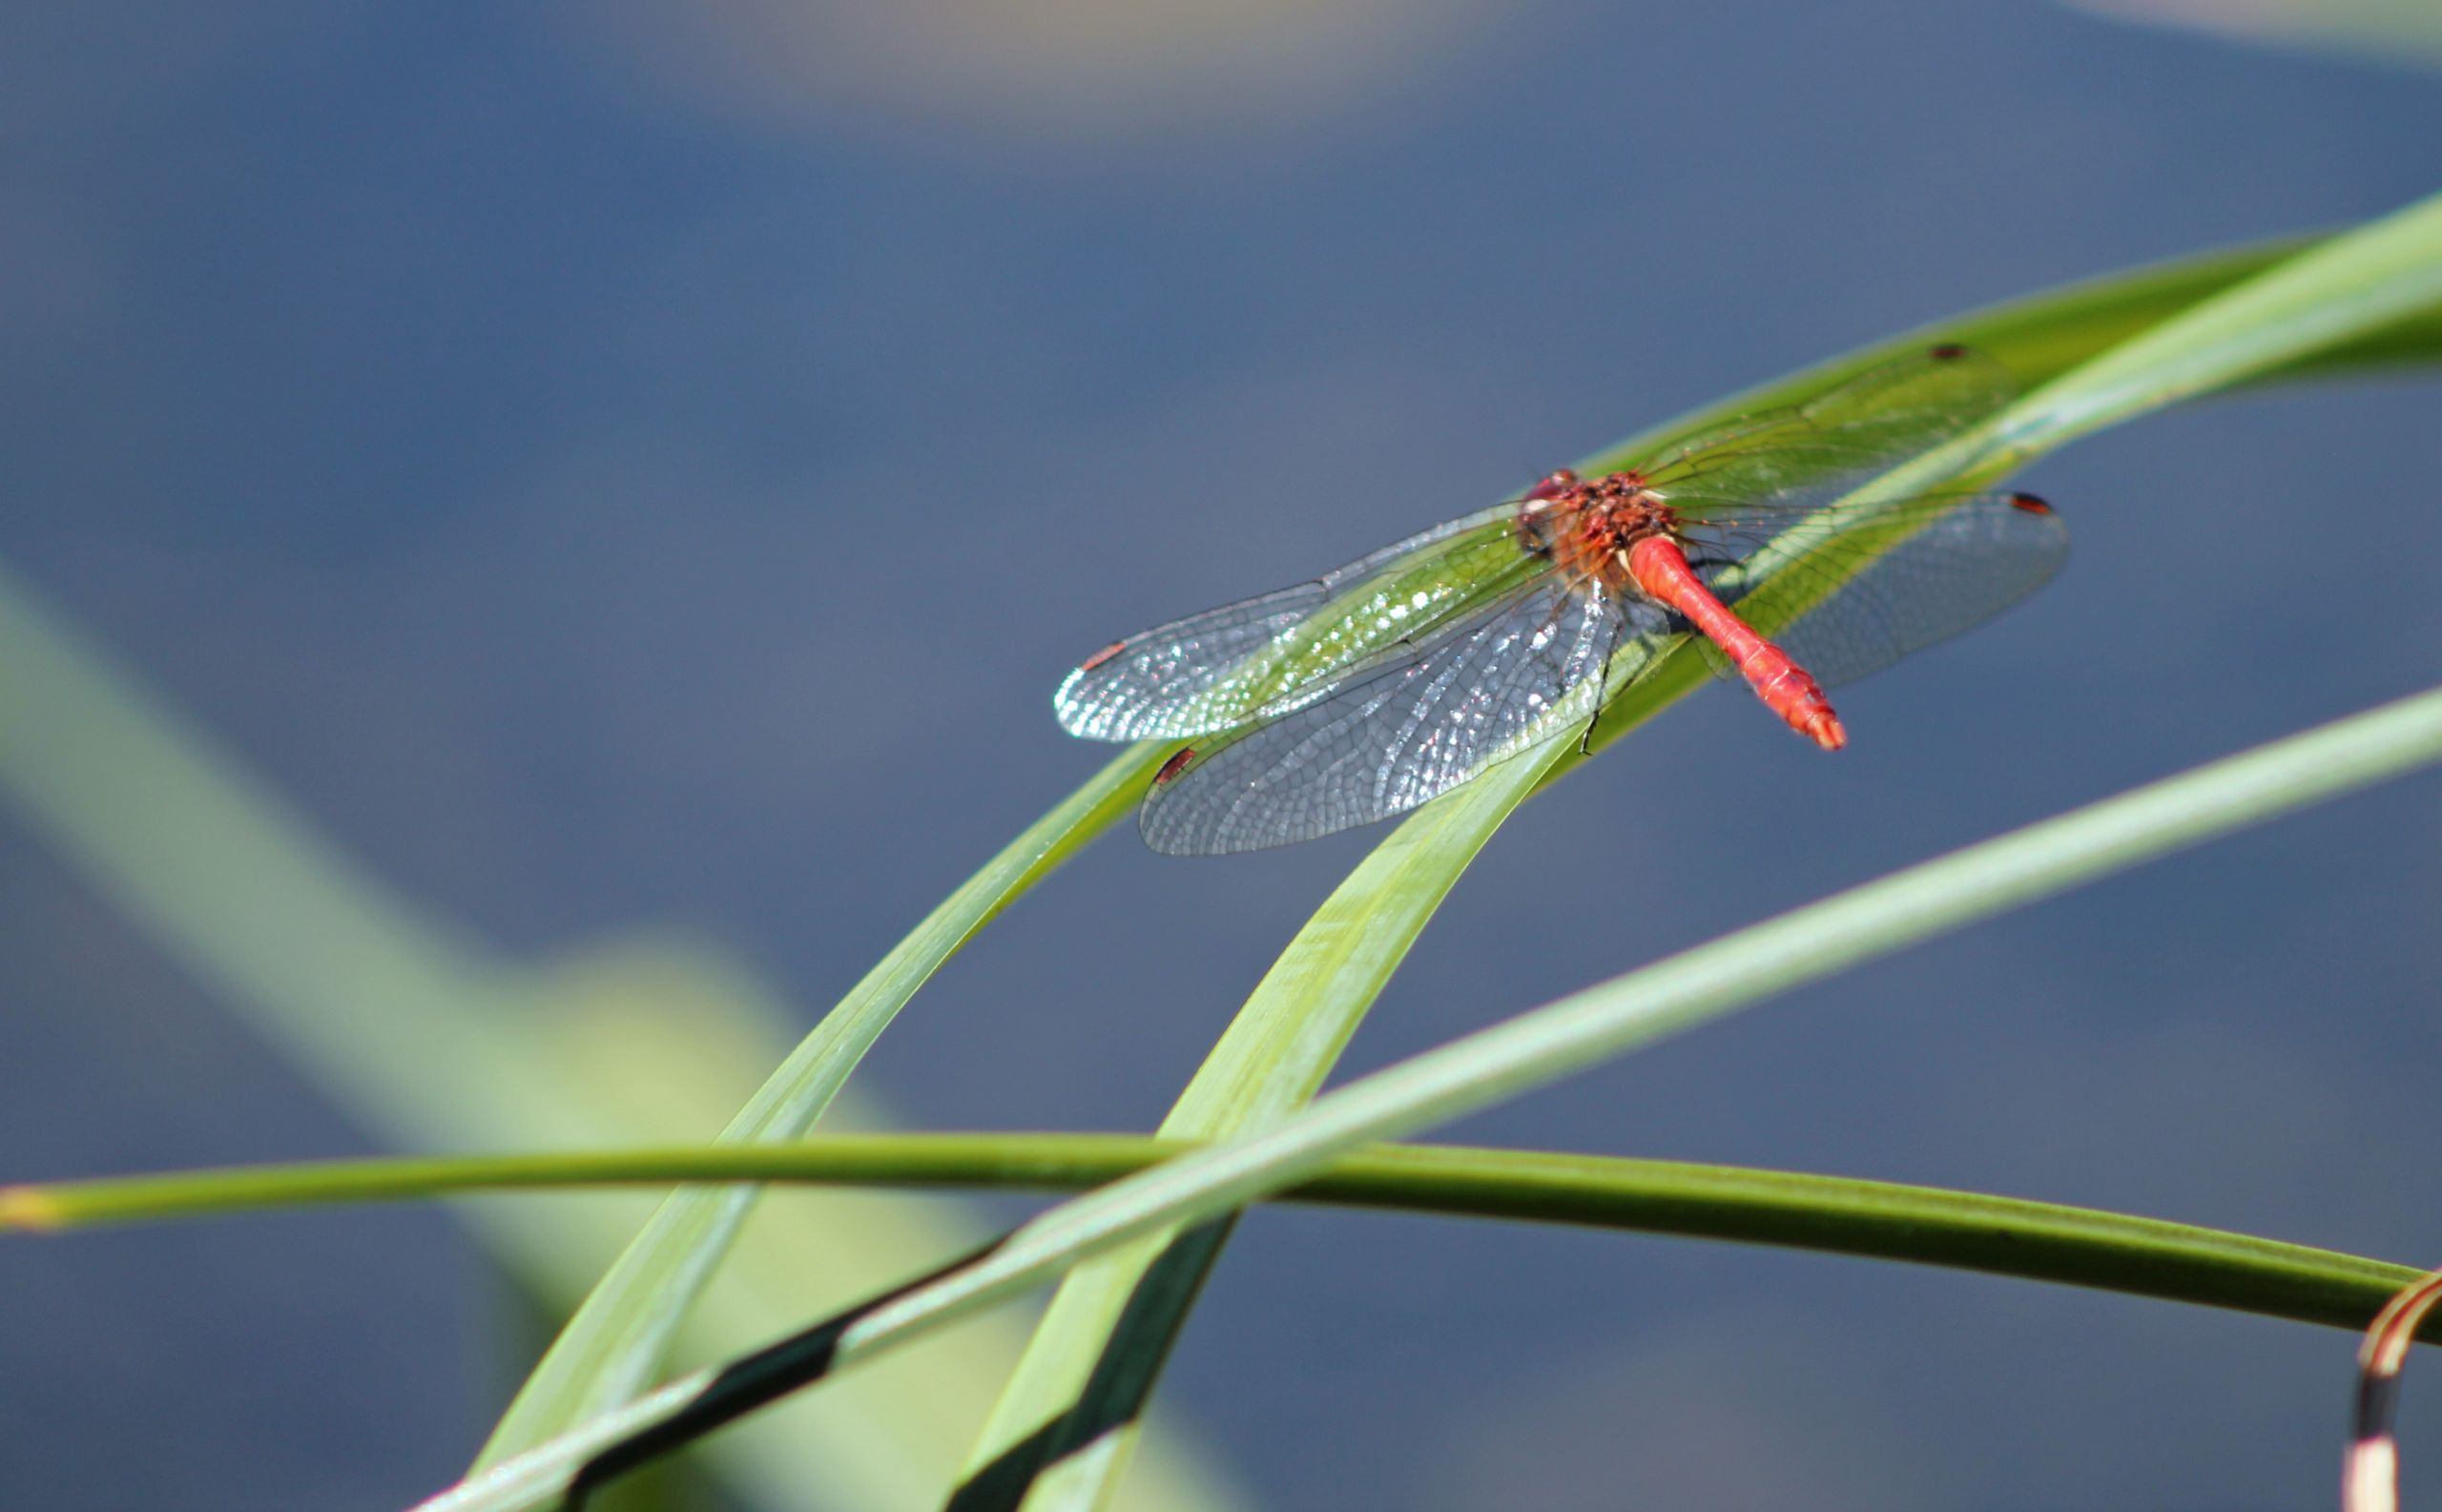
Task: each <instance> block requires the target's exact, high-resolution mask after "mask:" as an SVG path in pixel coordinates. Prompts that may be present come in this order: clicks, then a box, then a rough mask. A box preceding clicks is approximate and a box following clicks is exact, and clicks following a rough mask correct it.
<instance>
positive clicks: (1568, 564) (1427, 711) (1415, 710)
mask: <svg viewBox="0 0 2442 1512" xmlns="http://www.w3.org/2000/svg"><path fill="white" fill-rule="evenodd" d="M2014 392H2015V385H2014V384H2013V383H2011V381H2010V378H2009V375H2008V373H2007V372H2006V371H2005V370H2003V368H2002V367H2001V366H2000V364H1999V363H1997V362H1994V361H1993V360H1992V359H1991V358H1988V357H1986V356H1984V355H1982V354H1981V353H1978V352H1975V351H1972V350H1970V349H1968V348H1966V347H1961V346H1935V347H1932V348H1929V349H1928V350H1925V351H1922V352H1919V353H1916V354H1914V355H1913V356H1909V357H1904V358H1901V359H1898V360H1896V361H1894V362H1888V363H1885V364H1884V365H1882V366H1880V367H1876V368H1873V369H1872V370H1870V371H1868V372H1866V373H1865V374H1863V375H1861V376H1859V377H1857V378H1854V379H1852V380H1851V381H1849V382H1848V383H1843V384H1841V385H1839V386H1838V387H1836V388H1833V389H1832V390H1830V391H1829V392H1827V393H1825V394H1823V395H1822V396H1820V397H1818V398H1816V399H1814V400H1813V401H1811V402H1810V403H1808V404H1800V405H1795V406H1793V407H1790V408H1786V409H1775V410H1768V411H1765V412H1762V413H1759V414H1753V415H1749V416H1747V417H1745V418H1743V419H1741V420H1737V421H1734V422H1732V423H1730V424H1729V425H1725V426H1723V427H1721V428H1720V429H1717V430H1714V431H1711V432H1708V433H1707V434H1704V435H1701V436H1698V437H1697V438H1695V439H1694V440H1691V441H1689V442H1687V443H1686V444H1685V445H1681V446H1679V447H1677V448H1676V449H1674V450H1671V451H1669V452H1667V453H1666V454H1664V455H1662V456H1660V457H1658V458H1656V459H1654V460H1653V461H1651V462H1649V463H1648V464H1646V465H1645V466H1641V467H1638V468H1634V469H1630V470H1624V471H1620V472H1613V473H1610V474H1607V475H1605V476H1604V477H1600V478H1592V479H1581V478H1579V477H1578V476H1577V475H1576V474H1575V473H1573V472H1568V471H1560V472H1555V473H1553V474H1551V475H1550V476H1549V477H1547V478H1545V479H1543V480H1542V482H1541V483H1539V484H1537V485H1536V486H1535V487H1531V488H1529V489H1527V490H1526V491H1525V492H1524V493H1522V494H1521V495H1520V496H1519V497H1517V498H1515V499H1512V500H1510V501H1508V502H1507V503H1504V504H1500V505H1497V506H1495V507H1492V508H1490V509H1485V510H1481V511H1480V512H1478V513H1475V514H1470V515H1465V516H1462V517H1460V518H1459V519H1456V520H1453V521H1450V522H1449V523H1448V524H1446V525H1441V526H1438V527H1436V528H1433V529H1430V530H1426V531H1424V532H1422V533H1421V534H1418V535H1413V536H1410V537H1409V538H1407V539H1406V540H1404V541H1400V542H1398V543H1397V544H1395V545H1392V546H1389V547H1385V548H1384V549H1381V550H1379V551H1376V552H1373V553H1372V554H1370V555H1367V556H1361V557H1359V558H1357V559H1356V561H1354V562H1351V563H1349V564H1348V565H1347V566H1345V567H1342V568H1339V569H1337V570H1334V571H1331V572H1326V573H1325V574H1323V575H1322V576H1321V577H1319V578H1316V579H1314V581H1313V582H1311V583H1302V584H1299V585H1298V586H1296V587H1294V588H1287V589H1282V590H1279V591H1277V592H1273V593H1266V594H1263V595H1261V596H1259V597H1256V598H1251V599H1245V600H1242V601H1241V602H1238V603H1235V604H1229V605H1225V606H1223V607H1222V608H1220V609H1215V610H1209V611H1206V612H1204V613H1201V614H1194V615H1190V616H1189V617H1188V618H1186V619H1181V620H1173V621H1171V622H1170V623H1169V624H1167V625H1161V626H1156V627H1155V628H1153V629H1151V630H1149V631H1146V632H1142V633H1140V634H1135V635H1130V636H1128V638H1127V639H1125V640H1121V641H1114V642H1113V643H1112V644H1110V645H1108V646H1106V647H1105V648H1103V649H1102V650H1101V651H1099V652H1095V653H1094V654H1093V655H1091V656H1089V657H1087V658H1086V661H1085V663H1084V664H1083V665H1081V666H1080V667H1078V668H1077V669H1076V671H1074V672H1072V673H1069V674H1068V676H1067V678H1066V680H1065V681H1063V682H1062V683H1061V685H1060V691H1059V693H1058V694H1056V695H1055V696H1054V699H1053V703H1054V706H1055V708H1056V709H1057V710H1058V712H1059V715H1060V722H1061V724H1062V726H1063V727H1065V728H1066V730H1067V731H1068V733H1069V734H1071V735H1084V736H1086V737H1087V738H1090V739H1097V740H1147V739H1185V740H1191V741H1192V744H1190V746H1188V747H1187V748H1186V749H1184V750H1182V751H1180V752H1178V753H1177V754H1175V755H1173V756H1171V757H1170V759H1169V761H1168V762H1167V763H1165V764H1164V766H1163V767H1162V769H1161V772H1160V774H1159V775H1158V776H1157V777H1155V779H1154V782H1153V786H1152V789H1151V791H1150V792H1149V794H1148V795H1147V797H1146V801H1145V805H1144V808H1143V810H1142V812H1141V815H1140V818H1139V824H1140V827H1141V828H1142V830H1143V831H1144V835H1145V839H1146V842H1147V843H1148V844H1149V845H1151V846H1152V847H1153V848H1154V849H1155V850H1158V851H1168V852H1172V853H1177V854H1188V855H1211V854H1218V853H1222V852H1229V851H1245V850H1257V849H1261V848H1263V847H1265V846H1269V845H1280V844H1286V843H1288V842H1290V841H1292V840H1300V839H1312V838H1314V837H1315V836H1319V835H1328V834H1331V833H1333V832H1334V831H1336V830H1342V829H1346V828H1348V827H1350V826H1351V825H1356V824H1363V823H1367V822H1369V821H1371V820H1374V819H1378V818H1387V817H1388V816H1390V815H1393V814H1398V813H1403V812H1405V811H1406V810H1408V809H1411V808H1414V807H1416V806H1417V805H1418V804H1419V803H1422V802H1424V801H1425V800H1426V799H1427V798H1430V797H1434V796H1436V795H1437V794H1439V793H1442V792H1445V791H1447V790H1448V789H1450V788H1452V787H1454V786H1456V785H1458V784H1459V783H1460V782H1463V781H1465V780H1467V779H1468V778H1469V777H1474V776H1475V775H1476V774H1478V773H1480V772H1481V771H1483V770H1484V769H1485V768H1486V767H1488V766H1490V765H1491V764H1492V763H1494V762H1496V761H1499V760H1502V759H1505V758H1506V757H1509V756H1516V755H1519V754H1521V752H1524V751H1527V750H1530V749H1533V748H1535V747H1537V746H1540V745H1541V744H1542V743H1543V742H1544V741H1547V740H1552V739H1557V738H1560V737H1561V736H1562V735H1568V734H1571V733H1576V732H1588V733H1590V731H1591V728H1592V723H1593V721H1594V719H1595V718H1596V716H1597V715H1599V714H1600V712H1601V707H1602V705H1603V703H1604V700H1605V696H1606V692H1605V691H1606V689H1613V690H1616V689H1617V688H1620V687H1625V684H1626V682H1627V681H1631V680H1633V678H1634V677H1635V676H1637V675H1641V674H1642V673H1643V672H1644V671H1645V669H1647V668H1649V667H1650V666H1652V665H1654V664H1655V663H1656V661H1657V660H1658V659H1659V657H1660V655H1661V653H1662V652H1666V651H1667V650H1669V649H1670V648H1671V647H1672V646H1674V645H1675V644H1677V643H1678V641H1679V640H1680V638H1682V637H1685V636H1687V635H1689V634H1694V635H1699V636H1701V637H1703V639H1704V642H1705V652H1706V654H1707V657H1708V659H1709V660H1710V661H1711V662H1712V665H1713V667H1714V670H1715V671H1716V672H1717V673H1720V674H1722V675H1724V676H1735V677H1743V678H1744V679H1745V680H1746V681H1747V682H1748V683H1749V686H1751V687H1752V688H1753V689H1754V691H1755V693H1756V695H1757V696H1758V697H1760V698H1761V699H1762V700H1763V701H1764V704H1765V706H1766V707H1767V708H1769V709H1770V710H1771V711H1772V712H1773V713H1774V714H1776V715H1780V716H1781V718H1782V719H1784V720H1785V721H1787V722H1788V723H1789V725H1790V727H1791V728H1792V729H1794V730H1796V731H1797V732H1798V733H1799V734H1801V735H1806V736H1807V737H1808V738H1809V739H1811V740H1812V741H1813V742H1814V743H1815V744H1816V745H1818V746H1821V747H1822V748H1823V749H1825V750H1827V751H1836V750H1838V749H1839V748H1840V747H1841V746H1842V745H1843V744H1844V743H1845V742H1846V740H1847V738H1848V736H1847V734H1846V732H1845V731H1844V730H1843V729H1842V728H1841V725H1840V720H1839V716H1838V715H1835V714H1834V713H1833V712H1832V704H1831V701H1830V700H1829V699H1828V698H1826V697H1825V696H1824V693H1823V689H1824V687H1825V686H1827V685H1836V684H1838V683H1841V682H1845V681H1848V680H1850V679H1852V678H1855V677H1860V676H1863V675H1865V674H1866V673H1870V672H1873V671H1876V670H1878V669H1880V668H1882V667H1886V666H1889V665H1890V664H1891V663H1892V662H1894V661H1896V660H1898V659H1899V658H1900V657H1901V656H1904V655H1906V654H1907V653H1908V652H1912V651H1915V650H1917V649H1918V648H1920V647H1924V646H1929V645H1931V644H1933V643H1934V642H1935V641H1938V640H1942V639H1944V638H1946V637H1948V636H1951V635H1955V634H1957V633H1958V632H1961V631H1964V630H1966V629H1968V628H1969V627H1971V626H1973V625H1976V624H1977V623H1979V622H1981V621H1983V620H1984V619H1986V618H1988V617H1990V616H1991V615H1993V614H1996V613H1997V612H1999V611H2001V610H2003V609H2006V608H2008V607H2009V606H2010V605H2012V604H2015V603H2017V602H2018V600H2020V599H2022V598H2024V597H2026V596H2027V595H2028V594H2029V593H2032V592H2034V591H2035V590H2037V589H2038V588H2040V587H2041V586H2042V585H2043V584H2044V583H2045V582H2046V581H2048V580H2049V579H2050V578H2051V577H2052V575H2053V574H2054V573H2055V572H2056V571H2058V570H2059V568H2060V564H2061V562H2062V560H2063V559H2064V558H2065V556H2066V555H2067V552H2068V535H2067V532H2066V531H2065V530H2064V528H2062V526H2061V523H2060V520H2059V516H2057V515H2056V514H2054V513H2053V511H2052V508H2051V507H2050V506H2049V505H2046V504H2045V503H2044V502H2043V501H2042V500H2040V499H2038V498H2036V497H2035V496H2033V495H2032V494H2024V493H1999V494H1941V495H1929V496H1925V497H1921V498H1915V499H1908V500H1903V501H1899V502H1896V503H1893V502H1888V501H1885V502H1881V503H1869V504H1855V503H1849V502H1842V501H1843V500H1844V497H1845V496H1846V495H1847V494H1849V493H1851V492H1852V491H1853V490H1854V489H1855V488H1856V487H1858V486H1859V485H1860V484H1862V483H1864V482H1865V481H1867V480H1868V479H1871V478H1873V477H1874V476H1875V475H1877V474H1879V473H1882V472H1885V471H1888V470H1889V469H1890V468H1892V467H1894V466H1897V465H1898V464H1900V463H1902V462H1905V461H1907V460H1908V459H1910V458H1912V457H1914V456H1917V455H1919V454H1921V453H1923V452H1925V451H1928V450H1931V449H1932V448H1933V447H1935V446H1936V445H1940V444H1941V443H1943V442H1945V441H1948V440H1950V439H1951V438H1952V437H1954V436H1956V435H1958V434H1960V433H1962V432H1963V431H1965V430H1966V429H1967V428H1968V427H1969V426H1971V425H1974V424H1976V422H1977V421H1979V420H1981V419H1983V418H1985V417H1986V416H1987V415H1990V414H1992V413H1993V412H1994V411H1996V410H1997V409H1998V408H1999V407H2000V406H2001V405H2002V404H2006V403H2007V402H2008V401H2009V399H2010V397H2011V396H2012V394H2013V393H2014ZM1768 616H1769V617H1768ZM1750 618H1766V619H1767V623H1774V622H1778V621H1786V623H1785V624H1783V625H1782V628H1781V630H1780V632H1779V640H1778V642H1777V644H1776V643H1775V642H1774V641H1772V640H1769V639H1767V638H1766V637H1765V636H1764V635H1763V634H1762V633H1760V632H1757V631H1756V630H1755V629H1754V628H1753V627H1752V626H1751V625H1750V624H1749V619H1750Z"/></svg>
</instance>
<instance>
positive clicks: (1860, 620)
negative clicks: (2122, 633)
mask: <svg viewBox="0 0 2442 1512" xmlns="http://www.w3.org/2000/svg"><path fill="white" fill-rule="evenodd" d="M1858 514H1859V518H1858V519H1857V521H1856V522H1855V523H1854V525H1853V526H1850V525H1848V523H1847V522H1843V521H1841V520H1840V519H1839V517H1838V514H1837V512H1836V511H1835V512H1833V513H1832V514H1831V515H1829V516H1826V515H1822V514H1818V515H1817V516H1816V517H1815V524H1816V525H1817V526H1818V527H1820V528H1822V529H1824V530H1825V531H1826V532H1828V533H1827V534H1826V535H1825V536H1824V538H1823V540H1822V541H1820V542H1819V543H1816V544H1815V545H1814V546H1813V547H1812V548H1811V549H1810V550H1809V551H1808V552H1806V553H1805V554H1802V555H1796V556H1792V557H1790V559H1789V560H1788V561H1787V563H1786V564H1785V565H1783V566H1782V567H1781V568H1780V570H1778V571H1777V572H1774V573H1773V574H1772V575H1771V576H1770V577H1769V578H1759V579H1758V580H1756V581H1749V579H1748V576H1747V574H1748V572H1749V570H1750V569H1751V564H1752V562H1753V561H1754V559H1752V558H1750V559H1749V563H1748V564H1741V565H1738V566H1733V567H1730V568H1728V569H1726V570H1723V571H1722V572H1720V573H1718V574H1715V575H1714V576H1713V578H1712V583H1713V590H1714V591H1715V592H1716V593H1719V594H1720V595H1721V596H1722V598H1723V599H1724V600H1725V601H1726V602H1728V603H1729V604H1731V605H1732V606H1733V607H1736V608H1738V609H1739V610H1740V612H1741V613H1742V614H1745V613H1747V612H1749V611H1750V610H1752V609H1754V608H1756V607H1757V606H1761V605H1765V604H1768V603H1769V602H1770V601H1771V599H1772V598H1773V597H1774V596H1775V595H1779V594H1784V593H1786V594H1790V595H1793V596H1792V597H1791V598H1790V600H1789V601H1790V602H1798V601H1801V600H1807V599H1811V600H1812V601H1813V603H1812V607H1811V608H1807V609H1804V610H1803V611H1801V612H1799V613H1798V615H1797V617H1796V618H1795V619H1794V620H1792V621H1790V623H1789V624H1788V625H1787V626H1786V627H1784V628H1783V629H1781V630H1780V631H1778V632H1769V631H1768V632H1767V633H1768V634H1769V636H1770V638H1771V639H1772V640H1774V641H1775V642H1777V643H1778V644H1779V645H1780V647H1781V649H1782V650H1784V651H1786V652H1789V653H1790V655H1791V656H1792V657H1794V658H1796V660H1797V663H1798V665H1799V666H1801V667H1804V668H1805V669H1806V670H1807V671H1809V672H1811V673H1813V674H1814V677H1815V680H1816V681H1817V682H1820V683H1823V684H1824V685H1826V686H1831V685H1833V684H1837V683H1844V682H1853V681H1855V680H1856V679H1857V678H1859V677H1862V676H1865V675H1866V674H1867V673H1873V672H1879V671H1881V670H1882V669H1883V668H1885V667H1888V666H1890V665H1891V664H1892V663H1893V662H1894V661H1897V660H1898V659H1899V658H1900V657H1902V656H1905V655H1907V654H1909V653H1910V652H1915V651H1920V650H1922V649H1924V648H1925V647H1927V646H1931V645H1933V644H1935V642H1937V641H1944V640H1948V639H1949V638H1950V637H1952V636H1953V635H1956V634H1959V633H1961V632H1965V631H1968V630H1972V629H1974V628H1975V627H1976V626H1977V625H1980V624H1982V623H1983V622H1984V621H1986V620H1988V619H1990V618H1992V617H1993V616H1994V615H1996V614H1997V613H1999V612H2000V611H2003V610H2005V609H2007V608H2009V607H2010V606H2011V605H2013V604H2016V603H2018V601H2019V600H2020V599H2023V598H2025V597H2027V596H2028V595H2029V594H2031V593H2033V592H2034V591H2035V590H2037V589H2039V588H2041V587H2042V586H2043V585H2044V584H2046V583H2048V582H2050V581H2051V580H2052V577H2053V574H2054V573H2056V572H2058V571H2059V570H2060V564H2061V563H2062V562H2064V561H2065V560H2067V558H2068V554H2069V532H2068V529H2067V528H2065V527H2064V526H2063V525H2062V524H2061V521H2060V517H2059V515H2058V514H2056V513H2054V512H2053V510H2052V508H2051V507H2050V506H2049V505H2046V504H2043V503H2042V502H2041V501H2039V500H2038V499H2035V498H2034V497H2033V496H2031V495H2028V494H2014V493H2001V494H1977V495H1966V496H1961V497H1958V498H1948V499H1945V498H1935V499H1924V500H1915V501H1911V502H1910V503H1908V504H1906V505H1903V506H1899V507H1897V508H1896V509H1895V510H1894V509H1892V508H1884V509H1881V510H1873V509H1868V510H1861V511H1858ZM1912 522H1913V524H1914V529H1913V531H1911V533H1907V534H1905V535H1898V534H1897V532H1899V531H1903V530H1909V528H1910V526H1911V524H1912ZM1894 537H1896V538H1895V539H1894ZM1783 612H1786V611H1783ZM1767 622H1768V623H1769V620H1768V621H1767ZM1757 628H1758V629H1763V628H1764V627H1763V626H1761V625H1759V626H1758V627H1757ZM1707 652H1708V653H1709V655H1708V659H1710V660H1712V661H1713V663H1714V671H1715V672H1716V673H1721V674H1723V675H1725V676H1735V675H1736V673H1735V672H1734V671H1731V670H1729V669H1728V666H1727V663H1726V661H1725V660H1724V659H1723V658H1722V657H1721V656H1720V654H1719V652H1712V651H1711V648H1710V647H1709V645H1708V646H1707Z"/></svg>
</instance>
